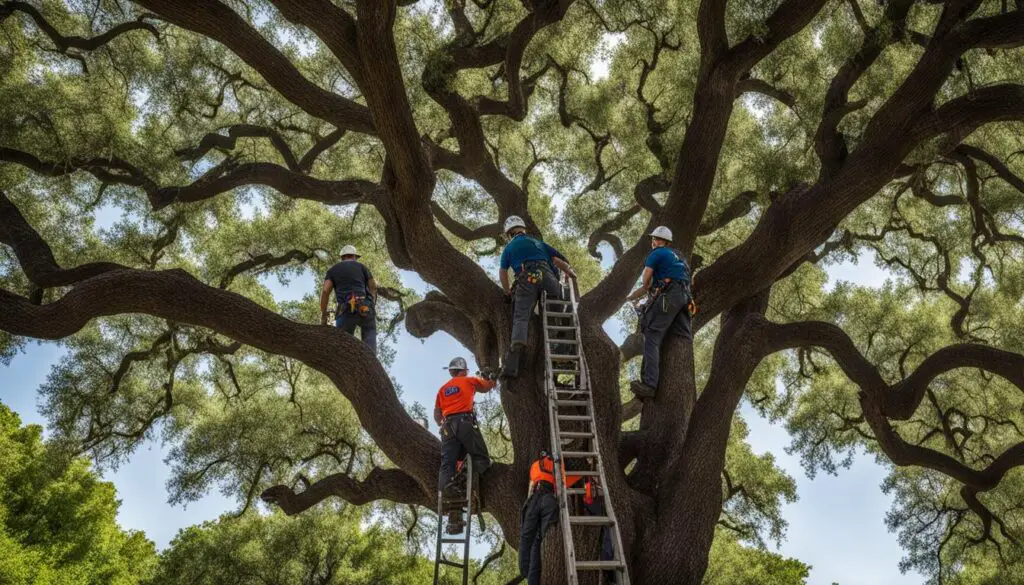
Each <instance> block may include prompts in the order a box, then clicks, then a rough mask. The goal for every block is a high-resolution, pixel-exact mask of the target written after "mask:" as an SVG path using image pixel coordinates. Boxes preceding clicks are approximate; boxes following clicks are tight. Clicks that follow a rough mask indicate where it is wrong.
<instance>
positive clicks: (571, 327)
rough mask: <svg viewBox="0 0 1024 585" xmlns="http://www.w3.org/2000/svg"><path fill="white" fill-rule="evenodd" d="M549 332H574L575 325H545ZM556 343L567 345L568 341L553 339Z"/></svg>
mask: <svg viewBox="0 0 1024 585" xmlns="http://www.w3.org/2000/svg"><path fill="white" fill-rule="evenodd" d="M545 327H546V328H547V329H548V330H549V331H576V326H575V325H545ZM551 341H553V342H556V343H568V342H569V340H568V339H553V340H551Z"/></svg>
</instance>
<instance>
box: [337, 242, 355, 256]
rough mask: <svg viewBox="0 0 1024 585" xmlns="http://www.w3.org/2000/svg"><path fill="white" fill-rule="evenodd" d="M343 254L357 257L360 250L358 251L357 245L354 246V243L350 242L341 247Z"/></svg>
mask: <svg viewBox="0 0 1024 585" xmlns="http://www.w3.org/2000/svg"><path fill="white" fill-rule="evenodd" d="M341 256H342V257H345V256H355V257H356V258H358V257H359V252H357V251H356V247H355V246H353V245H352V244H348V245H347V246H345V247H344V248H342V249H341Z"/></svg>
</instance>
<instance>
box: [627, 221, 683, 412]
mask: <svg viewBox="0 0 1024 585" xmlns="http://www.w3.org/2000/svg"><path fill="white" fill-rule="evenodd" d="M650 236H651V253H650V254H648V255H647V261H646V262H644V271H643V275H642V276H641V281H642V282H641V284H640V288H638V289H636V290H635V291H633V292H632V293H631V294H630V295H629V296H628V297H626V300H627V301H630V302H632V303H633V305H634V306H636V304H637V303H638V302H639V300H640V297H642V296H643V295H645V294H647V295H649V298H648V301H647V305H646V306H645V308H644V312H643V315H642V316H641V317H640V332H641V333H643V335H644V357H643V363H642V365H641V367H640V380H634V381H633V382H631V383H630V385H629V388H630V390H632V391H633V394H635V395H636V397H637V398H653V397H654V395H655V393H656V392H657V389H658V373H659V366H660V365H661V344H662V342H664V341H665V335H667V334H668V333H669V332H671V333H672V334H673V335H679V336H681V337H683V338H684V339H692V335H691V332H690V331H691V329H690V327H691V326H690V319H691V317H692V314H691V310H692V307H693V305H692V302H691V301H692V300H693V298H692V296H691V295H690V270H689V268H688V267H687V265H686V261H685V260H683V257H682V254H681V253H680V252H679V251H677V250H675V249H673V248H672V247H671V245H672V230H670V229H668V228H667V227H665V226H658V227H657V228H655V229H654V231H653V232H651V234H650Z"/></svg>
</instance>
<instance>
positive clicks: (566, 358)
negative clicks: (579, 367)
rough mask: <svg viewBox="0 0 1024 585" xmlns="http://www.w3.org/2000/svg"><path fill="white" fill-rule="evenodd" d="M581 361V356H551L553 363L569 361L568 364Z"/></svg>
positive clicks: (564, 354)
mask: <svg viewBox="0 0 1024 585" xmlns="http://www.w3.org/2000/svg"><path fill="white" fill-rule="evenodd" d="M579 359H580V356H578V355H576V354H567V353H553V354H551V361H553V362H557V361H559V360H563V361H567V362H568V361H578V360H579Z"/></svg>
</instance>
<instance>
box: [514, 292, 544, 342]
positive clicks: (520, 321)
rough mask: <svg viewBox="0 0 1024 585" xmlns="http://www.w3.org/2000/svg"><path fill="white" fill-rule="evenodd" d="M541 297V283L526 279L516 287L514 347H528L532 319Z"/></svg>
mask: <svg viewBox="0 0 1024 585" xmlns="http://www.w3.org/2000/svg"><path fill="white" fill-rule="evenodd" d="M539 296H540V283H531V282H529V281H527V280H526V279H525V278H524V279H521V280H520V281H519V284H517V285H516V291H515V296H514V297H513V299H512V345H513V346H515V345H526V340H527V339H528V338H529V336H530V317H532V316H533V307H534V306H535V305H536V304H537V298H538V297H539Z"/></svg>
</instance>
